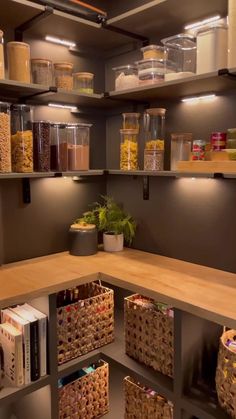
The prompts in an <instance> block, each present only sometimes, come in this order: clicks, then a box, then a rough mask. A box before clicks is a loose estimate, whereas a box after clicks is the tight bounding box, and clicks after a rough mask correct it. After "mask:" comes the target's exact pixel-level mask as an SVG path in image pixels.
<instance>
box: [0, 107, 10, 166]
mask: <svg viewBox="0 0 236 419" xmlns="http://www.w3.org/2000/svg"><path fill="white" fill-rule="evenodd" d="M10 124H11V123H10V104H9V103H5V102H0V172H3V173H4V172H11V125H10Z"/></svg>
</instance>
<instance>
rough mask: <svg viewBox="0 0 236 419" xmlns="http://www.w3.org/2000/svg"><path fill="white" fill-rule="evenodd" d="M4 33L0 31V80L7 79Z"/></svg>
mask: <svg viewBox="0 0 236 419" xmlns="http://www.w3.org/2000/svg"><path fill="white" fill-rule="evenodd" d="M3 44H4V41H3V31H1V30H0V79H5V65H4V47H3Z"/></svg>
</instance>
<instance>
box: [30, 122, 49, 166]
mask: <svg viewBox="0 0 236 419" xmlns="http://www.w3.org/2000/svg"><path fill="white" fill-rule="evenodd" d="M33 138H34V147H33V150H34V153H33V154H34V170H35V171H36V172H49V170H50V122H48V121H34V122H33Z"/></svg>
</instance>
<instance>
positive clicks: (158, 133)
mask: <svg viewBox="0 0 236 419" xmlns="http://www.w3.org/2000/svg"><path fill="white" fill-rule="evenodd" d="M165 113H166V109H164V108H152V109H147V110H146V113H145V115H144V130H145V150H144V170H163V168H164V144H165Z"/></svg>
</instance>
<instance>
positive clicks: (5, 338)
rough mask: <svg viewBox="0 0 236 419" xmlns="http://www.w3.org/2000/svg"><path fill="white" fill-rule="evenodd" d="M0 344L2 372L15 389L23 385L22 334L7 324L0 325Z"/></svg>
mask: <svg viewBox="0 0 236 419" xmlns="http://www.w3.org/2000/svg"><path fill="white" fill-rule="evenodd" d="M0 342H1V345H2V349H3V356H4V372H5V375H6V377H8V378H9V380H10V381H11V383H12V384H13V385H15V386H17V387H20V386H22V385H23V384H24V371H23V344H22V333H21V332H20V331H19V330H18V329H16V327H14V326H12V324H9V323H2V324H0Z"/></svg>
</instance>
